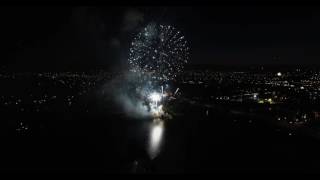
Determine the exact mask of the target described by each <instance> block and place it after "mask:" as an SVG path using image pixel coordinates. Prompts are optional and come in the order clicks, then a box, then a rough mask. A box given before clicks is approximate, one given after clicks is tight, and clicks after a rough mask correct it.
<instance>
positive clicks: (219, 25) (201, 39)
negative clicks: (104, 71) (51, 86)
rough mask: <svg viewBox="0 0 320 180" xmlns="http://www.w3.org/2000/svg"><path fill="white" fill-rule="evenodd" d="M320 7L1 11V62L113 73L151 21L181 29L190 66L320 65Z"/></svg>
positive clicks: (221, 6) (254, 6)
mask: <svg viewBox="0 0 320 180" xmlns="http://www.w3.org/2000/svg"><path fill="white" fill-rule="evenodd" d="M318 9H319V7H317V6H289V5H288V6H284V5H279V6H276V5H273V6H271V5H259V6H258V5H257V6H256V5H247V4H246V5H232V6H231V5H230V6H228V5H219V6H206V7H205V6H204V7H201V6H196V7H133V8H131V7H1V9H0V17H1V24H2V26H1V49H2V53H1V59H2V60H1V63H2V64H3V65H7V66H8V67H10V68H12V69H27V70H31V69H37V70H38V69H41V70H47V69H48V70H68V69H70V70H71V69H88V68H100V69H101V68H114V67H122V66H125V64H126V59H127V56H128V48H129V44H130V40H131V39H132V37H133V36H134V34H135V33H136V32H137V31H138V30H139V28H141V27H143V26H144V25H146V24H147V23H149V22H151V21H155V22H160V23H164V24H170V25H173V26H175V27H177V28H178V29H180V30H181V31H182V32H183V33H184V34H185V36H186V38H187V40H188V41H189V46H190V47H191V58H190V63H191V64H221V65H231V66H232V65H250V64H275V65H277V64H320V61H319V60H318V59H319V58H320V35H319V34H320V33H319V32H320V11H319V10H318Z"/></svg>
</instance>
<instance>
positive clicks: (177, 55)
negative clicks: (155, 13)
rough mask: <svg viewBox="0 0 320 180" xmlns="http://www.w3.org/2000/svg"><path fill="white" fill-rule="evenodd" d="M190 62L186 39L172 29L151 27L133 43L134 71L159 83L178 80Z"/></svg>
mask: <svg viewBox="0 0 320 180" xmlns="http://www.w3.org/2000/svg"><path fill="white" fill-rule="evenodd" d="M188 60H189V47H188V43H187V41H186V39H185V37H184V36H183V35H182V33H181V32H180V31H178V30H177V29H176V28H174V27H172V26H169V25H168V26H167V25H158V24H154V23H150V24H149V25H147V26H146V27H145V28H144V29H142V31H140V32H139V33H138V34H137V35H136V36H135V38H134V39H133V41H132V43H131V47H130V54H129V64H130V67H131V70H132V71H134V72H140V73H142V74H144V75H149V76H150V77H151V78H152V79H153V80H156V81H162V82H165V81H168V80H172V79H174V78H176V77H177V75H178V74H179V73H181V71H182V70H183V68H184V66H185V64H186V63H187V62H188Z"/></svg>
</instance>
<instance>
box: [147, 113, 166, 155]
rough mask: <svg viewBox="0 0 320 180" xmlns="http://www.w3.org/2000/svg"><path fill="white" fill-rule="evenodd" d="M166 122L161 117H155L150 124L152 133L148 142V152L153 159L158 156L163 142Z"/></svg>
mask: <svg viewBox="0 0 320 180" xmlns="http://www.w3.org/2000/svg"><path fill="white" fill-rule="evenodd" d="M163 134H164V122H163V120H161V119H155V120H154V121H153V122H152V123H151V124H150V134H149V142H148V154H149V156H150V158H151V159H154V158H155V157H157V156H158V154H159V153H160V151H161V145H162V143H163Z"/></svg>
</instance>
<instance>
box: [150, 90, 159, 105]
mask: <svg viewBox="0 0 320 180" xmlns="http://www.w3.org/2000/svg"><path fill="white" fill-rule="evenodd" d="M149 98H150V100H151V101H152V102H155V103H156V104H158V102H159V101H160V100H161V95H160V94H159V93H156V92H154V93H152V94H151V95H150V96H149Z"/></svg>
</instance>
